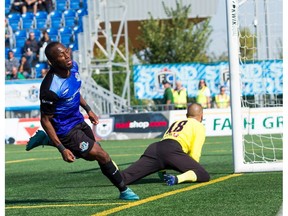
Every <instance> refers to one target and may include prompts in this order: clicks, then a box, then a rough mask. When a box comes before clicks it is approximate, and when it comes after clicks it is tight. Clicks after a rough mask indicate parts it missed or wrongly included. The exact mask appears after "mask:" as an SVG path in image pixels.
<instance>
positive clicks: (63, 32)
mask: <svg viewBox="0 0 288 216" xmlns="http://www.w3.org/2000/svg"><path fill="white" fill-rule="evenodd" d="M59 37H60V42H61V43H62V44H64V45H65V46H66V47H69V45H70V44H71V43H72V42H73V41H74V38H73V30H72V28H70V27H63V28H61V29H59Z"/></svg>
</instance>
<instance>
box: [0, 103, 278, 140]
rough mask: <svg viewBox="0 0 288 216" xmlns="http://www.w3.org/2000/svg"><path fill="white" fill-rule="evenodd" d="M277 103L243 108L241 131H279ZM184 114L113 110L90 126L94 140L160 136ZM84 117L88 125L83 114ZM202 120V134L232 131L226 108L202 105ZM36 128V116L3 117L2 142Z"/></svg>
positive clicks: (29, 133)
mask: <svg viewBox="0 0 288 216" xmlns="http://www.w3.org/2000/svg"><path fill="white" fill-rule="evenodd" d="M282 111H283V110H282V108H281V107H273V108H251V109H246V108H244V109H243V114H242V117H243V125H242V128H243V134H251V135H252V134H276V133H283V114H282ZM185 118H186V111H185V110H173V111H165V112H154V113H137V114H136V113H135V114H117V115H111V116H108V117H106V118H99V124H98V125H96V126H93V131H94V134H95V136H96V138H97V140H102V139H104V140H126V139H150V138H159V139H160V138H161V137H162V136H163V134H164V132H165V131H166V130H167V129H168V127H169V126H170V125H171V124H172V123H173V122H174V121H176V120H181V119H185ZM85 121H86V122H87V123H88V124H89V125H90V126H91V127H92V124H91V122H90V120H89V119H88V117H87V116H85ZM203 124H204V125H205V128H206V136H229V135H231V134H232V130H231V129H232V122H231V113H230V109H205V110H204V119H203ZM37 130H42V127H41V124H40V119H39V118H31V119H16V118H14V119H12V118H11V119H5V143H7V144H26V143H27V142H28V140H29V138H30V137H31V136H32V135H34V133H35V132H36V131H37Z"/></svg>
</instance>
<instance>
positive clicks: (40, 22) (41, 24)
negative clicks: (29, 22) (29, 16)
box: [35, 11, 48, 29]
mask: <svg viewBox="0 0 288 216" xmlns="http://www.w3.org/2000/svg"><path fill="white" fill-rule="evenodd" d="M47 17H48V13H47V12H46V11H38V12H37V13H36V15H35V28H37V29H45V28H47Z"/></svg>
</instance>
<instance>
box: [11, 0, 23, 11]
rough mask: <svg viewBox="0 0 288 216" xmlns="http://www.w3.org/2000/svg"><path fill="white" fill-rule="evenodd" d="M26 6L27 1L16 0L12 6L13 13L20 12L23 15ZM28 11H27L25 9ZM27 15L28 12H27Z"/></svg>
mask: <svg viewBox="0 0 288 216" xmlns="http://www.w3.org/2000/svg"><path fill="white" fill-rule="evenodd" d="M24 6H25V0H14V1H13V3H12V6H11V10H10V11H11V13H13V12H19V13H23V7H24ZM25 10H26V9H25ZM25 13H26V11H25Z"/></svg>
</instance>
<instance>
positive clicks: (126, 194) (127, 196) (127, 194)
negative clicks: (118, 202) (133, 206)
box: [119, 188, 139, 200]
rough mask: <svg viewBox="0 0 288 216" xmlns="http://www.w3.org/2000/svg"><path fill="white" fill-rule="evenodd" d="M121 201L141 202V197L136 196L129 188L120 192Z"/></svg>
mask: <svg viewBox="0 0 288 216" xmlns="http://www.w3.org/2000/svg"><path fill="white" fill-rule="evenodd" d="M119 199H122V200H139V196H138V195H137V194H135V193H134V192H133V191H132V190H131V189H130V188H127V189H126V190H125V191H122V192H120V197H119Z"/></svg>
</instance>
